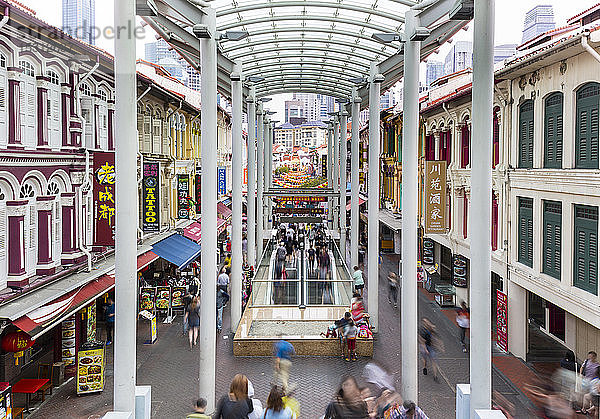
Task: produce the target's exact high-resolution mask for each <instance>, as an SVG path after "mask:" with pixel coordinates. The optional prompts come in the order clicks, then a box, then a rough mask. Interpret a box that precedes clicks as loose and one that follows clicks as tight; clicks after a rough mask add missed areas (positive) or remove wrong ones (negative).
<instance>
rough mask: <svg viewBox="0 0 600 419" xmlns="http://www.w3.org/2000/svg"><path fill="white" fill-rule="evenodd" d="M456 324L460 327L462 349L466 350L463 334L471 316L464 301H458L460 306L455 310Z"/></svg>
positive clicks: (469, 324) (468, 325)
mask: <svg viewBox="0 0 600 419" xmlns="http://www.w3.org/2000/svg"><path fill="white" fill-rule="evenodd" d="M456 324H458V327H459V328H460V343H461V345H462V351H463V352H467V344H466V342H465V336H466V335H467V330H469V327H470V326H471V317H470V312H469V308H468V307H467V303H465V302H464V301H463V302H461V303H460V308H459V309H458V310H456Z"/></svg>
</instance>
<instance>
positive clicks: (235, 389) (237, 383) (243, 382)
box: [214, 374, 254, 419]
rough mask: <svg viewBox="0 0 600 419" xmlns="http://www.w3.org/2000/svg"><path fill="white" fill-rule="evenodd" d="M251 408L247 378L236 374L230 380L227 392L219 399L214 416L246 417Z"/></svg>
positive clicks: (221, 417) (219, 417)
mask: <svg viewBox="0 0 600 419" xmlns="http://www.w3.org/2000/svg"><path fill="white" fill-rule="evenodd" d="M253 410H254V406H253V403H252V400H251V399H250V398H249V397H248V378H247V377H246V376H245V375H242V374H237V375H236V376H235V377H233V380H232V381H231V385H230V386H229V394H228V395H227V396H223V397H221V400H219V404H218V405H217V410H216V412H215V416H214V418H215V419H247V418H248V414H249V413H252V412H253Z"/></svg>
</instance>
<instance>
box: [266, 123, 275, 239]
mask: <svg viewBox="0 0 600 419" xmlns="http://www.w3.org/2000/svg"><path fill="white" fill-rule="evenodd" d="M273 126H274V124H273V123H272V122H270V121H269V124H268V125H267V132H268V133H269V151H268V154H267V156H268V157H269V160H268V161H269V167H268V169H267V185H268V188H269V189H270V188H272V187H273V133H274V132H275V130H274V129H273ZM267 222H268V226H269V229H272V228H273V200H272V199H271V198H267Z"/></svg>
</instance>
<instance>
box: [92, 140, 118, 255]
mask: <svg viewBox="0 0 600 419" xmlns="http://www.w3.org/2000/svg"><path fill="white" fill-rule="evenodd" d="M115 180H116V176H115V153H110V152H109V153H94V219H95V221H96V228H95V229H94V231H95V235H94V244H95V245H97V246H114V245H115V234H114V233H115Z"/></svg>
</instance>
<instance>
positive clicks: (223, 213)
mask: <svg viewBox="0 0 600 419" xmlns="http://www.w3.org/2000/svg"><path fill="white" fill-rule="evenodd" d="M217 214H218V215H219V217H220V218H222V219H224V220H227V219H229V218H231V210H230V209H229V208H227V206H226V205H225V204H224V203H222V202H219V203H217Z"/></svg>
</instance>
